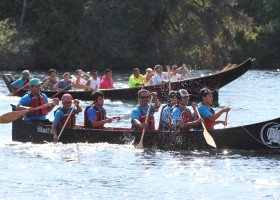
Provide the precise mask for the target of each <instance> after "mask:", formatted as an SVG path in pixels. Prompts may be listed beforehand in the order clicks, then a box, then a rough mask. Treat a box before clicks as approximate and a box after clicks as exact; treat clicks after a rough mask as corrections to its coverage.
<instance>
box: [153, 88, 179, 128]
mask: <svg viewBox="0 0 280 200" xmlns="http://www.w3.org/2000/svg"><path fill="white" fill-rule="evenodd" d="M179 96H180V94H179V92H178V91H174V90H172V91H170V92H169V93H168V100H167V104H166V105H165V106H163V107H162V110H161V114H160V120H159V128H158V130H159V131H168V130H169V129H170V126H171V109H172V107H173V106H176V105H177V104H178V99H179Z"/></svg>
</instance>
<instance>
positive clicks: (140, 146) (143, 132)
mask: <svg viewBox="0 0 280 200" xmlns="http://www.w3.org/2000/svg"><path fill="white" fill-rule="evenodd" d="M152 100H153V98H152V97H151V100H150V104H149V107H148V111H147V114H146V118H145V123H147V122H148V119H149V115H150V110H151V106H152ZM145 131H146V129H145V128H144V129H143V130H142V135H141V140H140V142H139V143H138V145H137V146H136V148H137V149H143V140H144V135H145Z"/></svg>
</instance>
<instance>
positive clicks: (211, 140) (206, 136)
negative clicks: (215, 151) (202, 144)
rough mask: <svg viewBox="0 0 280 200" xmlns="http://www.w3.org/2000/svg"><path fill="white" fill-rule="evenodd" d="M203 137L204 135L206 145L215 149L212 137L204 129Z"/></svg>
mask: <svg viewBox="0 0 280 200" xmlns="http://www.w3.org/2000/svg"><path fill="white" fill-rule="evenodd" d="M203 135H204V138H205V140H206V142H207V144H209V145H210V146H212V147H214V148H217V145H216V143H215V141H214V139H213V137H212V136H211V135H210V133H209V132H208V131H207V130H206V129H204V131H203Z"/></svg>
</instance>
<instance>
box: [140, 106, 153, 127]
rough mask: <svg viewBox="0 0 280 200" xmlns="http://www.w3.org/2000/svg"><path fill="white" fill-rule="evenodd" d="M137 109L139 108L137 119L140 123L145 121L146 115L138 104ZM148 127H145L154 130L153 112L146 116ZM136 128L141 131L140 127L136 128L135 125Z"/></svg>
mask: <svg viewBox="0 0 280 200" xmlns="http://www.w3.org/2000/svg"><path fill="white" fill-rule="evenodd" d="M139 109H140V112H141V118H140V119H139V121H140V122H141V124H142V123H145V120H146V115H145V114H144V112H143V110H142V109H141V108H140V106H139ZM148 125H149V126H148V127H147V128H146V131H155V118H154V115H153V114H150V115H149V118H148ZM137 130H138V131H142V129H141V128H138V127H137Z"/></svg>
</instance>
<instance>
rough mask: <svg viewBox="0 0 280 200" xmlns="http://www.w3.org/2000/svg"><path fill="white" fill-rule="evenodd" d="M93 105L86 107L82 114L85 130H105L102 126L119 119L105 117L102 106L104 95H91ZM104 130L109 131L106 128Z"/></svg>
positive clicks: (116, 117)
mask: <svg viewBox="0 0 280 200" xmlns="http://www.w3.org/2000/svg"><path fill="white" fill-rule="evenodd" d="M92 100H93V104H92V105H91V106H88V107H86V109H85V112H84V113H85V114H84V126H85V128H93V129H105V127H104V125H105V124H107V123H111V122H112V121H113V120H114V119H116V120H120V117H118V116H115V117H107V114H106V110H105V108H103V105H104V94H103V93H102V92H100V91H95V92H93V93H92ZM106 129H111V128H109V127H107V128H106Z"/></svg>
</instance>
